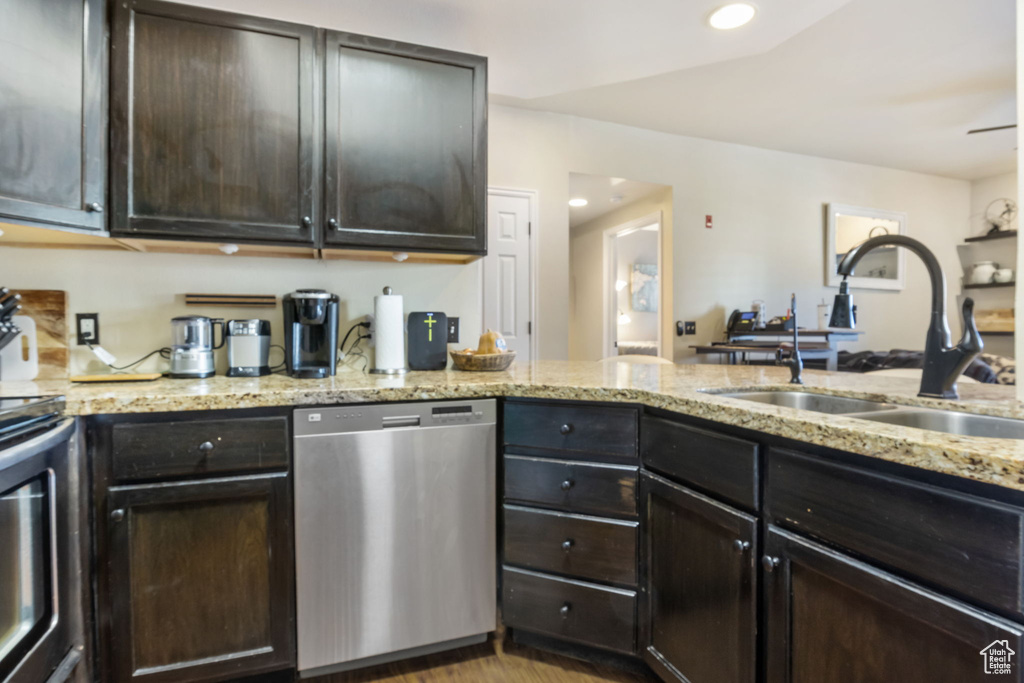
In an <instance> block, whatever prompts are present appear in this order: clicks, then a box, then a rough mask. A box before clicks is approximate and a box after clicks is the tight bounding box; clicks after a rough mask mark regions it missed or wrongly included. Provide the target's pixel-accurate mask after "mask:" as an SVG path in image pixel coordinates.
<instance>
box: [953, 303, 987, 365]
mask: <svg viewBox="0 0 1024 683" xmlns="http://www.w3.org/2000/svg"><path fill="white" fill-rule="evenodd" d="M962 312H963V321H964V335H963V337H961V338H960V343H959V344H957V348H959V349H960V350H961V351H964V352H966V353H969V354H971V358H972V359H973V358H974V356H976V355H978V354H979V353H981V352H982V350H983V349H984V348H985V343H984V342H983V341H982V340H981V333H980V332H978V324H977V323H976V322H975V321H974V299H972V298H971V297H967V298H965V299H964V303H963V309H962Z"/></svg>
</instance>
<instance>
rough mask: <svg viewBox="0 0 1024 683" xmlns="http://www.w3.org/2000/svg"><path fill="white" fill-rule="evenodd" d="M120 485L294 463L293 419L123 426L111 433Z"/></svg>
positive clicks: (114, 464) (246, 419)
mask: <svg viewBox="0 0 1024 683" xmlns="http://www.w3.org/2000/svg"><path fill="white" fill-rule="evenodd" d="M110 438H111V445H112V460H113V473H114V478H115V479H116V480H118V481H133V480H139V479H155V478H162V477H178V476H187V475H196V474H209V473H217V472H242V471H253V470H267V469H274V468H283V467H287V465H288V418H287V417H285V416H283V415H281V416H273V417H253V418H235V419H230V420H188V421H178V422H123V423H120V424H115V425H114V426H113V428H112V430H111V437H110Z"/></svg>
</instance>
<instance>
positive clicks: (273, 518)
mask: <svg viewBox="0 0 1024 683" xmlns="http://www.w3.org/2000/svg"><path fill="white" fill-rule="evenodd" d="M289 490H290V489H289V485H288V476H287V474H284V473H281V474H272V475H254V476H249V477H237V478H231V479H219V480H208V481H203V482H191V483H180V484H161V485H146V486H132V487H121V488H112V489H110V490H109V494H108V505H107V509H106V514H107V530H108V534H107V538H108V544H107V550H106V555H107V556H106V562H105V565H106V566H105V567H104V568H103V571H102V574H101V580H102V581H103V582H104V585H105V593H106V595H105V597H103V598H101V603H100V604H101V606H102V607H101V610H102V608H106V611H105V613H104V612H102V611H101V615H102V616H101V628H102V629H103V632H104V636H105V638H104V639H105V640H106V641H107V642H106V645H107V647H106V648H105V649H106V651H107V652H108V653H109V656H110V662H109V666H108V667H107V668H108V670H109V676H110V677H111V679H112V680H114V681H117V682H123V681H152V682H154V683H162V682H165V681H168V682H169V681H215V680H217V681H219V680H225V679H229V678H234V677H236V676H243V675H249V674H254V673H261V672H265V671H271V670H274V669H279V668H284V667H288V666H290V665H291V664H292V663H293V662H294V650H295V648H294V635H293V634H294V632H295V624H294V600H293V595H294V586H293V567H294V554H293V550H292V533H291V521H290V520H291V513H290V510H289V508H290V505H289V501H290V494H289ZM101 561H102V557H101Z"/></svg>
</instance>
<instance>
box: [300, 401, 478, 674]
mask: <svg viewBox="0 0 1024 683" xmlns="http://www.w3.org/2000/svg"><path fill="white" fill-rule="evenodd" d="M496 413H497V409H496V406H495V402H494V401H493V400H491V399H486V400H470V401H445V402H437V403H398V404H384V405H370V406H342V407H333V408H309V409H301V410H296V411H295V525H296V529H295V548H296V592H297V622H298V668H299V671H300V674H301V675H302V676H315V675H319V674H324V673H330V672H332V671H342V670H345V669H354V668H359V667H362V666H369V665H372V664H376V663H380V662H385V661H391V660H394V659H400V658H405V657H411V656H416V655H419V654H426V653H428V652H437V651H440V650H444V649H449V648H453V647H460V646H462V645H468V644H470V643H473V642H480V641H482V640H484V639H485V638H486V635H487V633H488V632H490V631H493V630H494V628H495V625H496V619H497V616H496V610H497V608H496V602H497V597H496V592H497V589H496V581H497V579H496V575H497V559H496V558H497V546H496V543H497V540H496V535H497V531H496V527H495V524H496V522H495V517H496V512H495V506H496V499H495V498H496V491H495V468H496V459H497V455H496V443H495V438H496V433H495V432H496V420H495V417H496Z"/></svg>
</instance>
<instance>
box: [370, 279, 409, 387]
mask: <svg viewBox="0 0 1024 683" xmlns="http://www.w3.org/2000/svg"><path fill="white" fill-rule="evenodd" d="M389 289H390V288H389ZM373 324H374V333H373V334H374V337H375V339H374V342H375V344H376V346H377V357H376V360H375V362H374V369H373V372H377V373H398V372H404V371H405V314H404V312H403V310H402V296H401V295H400V294H380V295H378V296H375V297H374V298H373Z"/></svg>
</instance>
